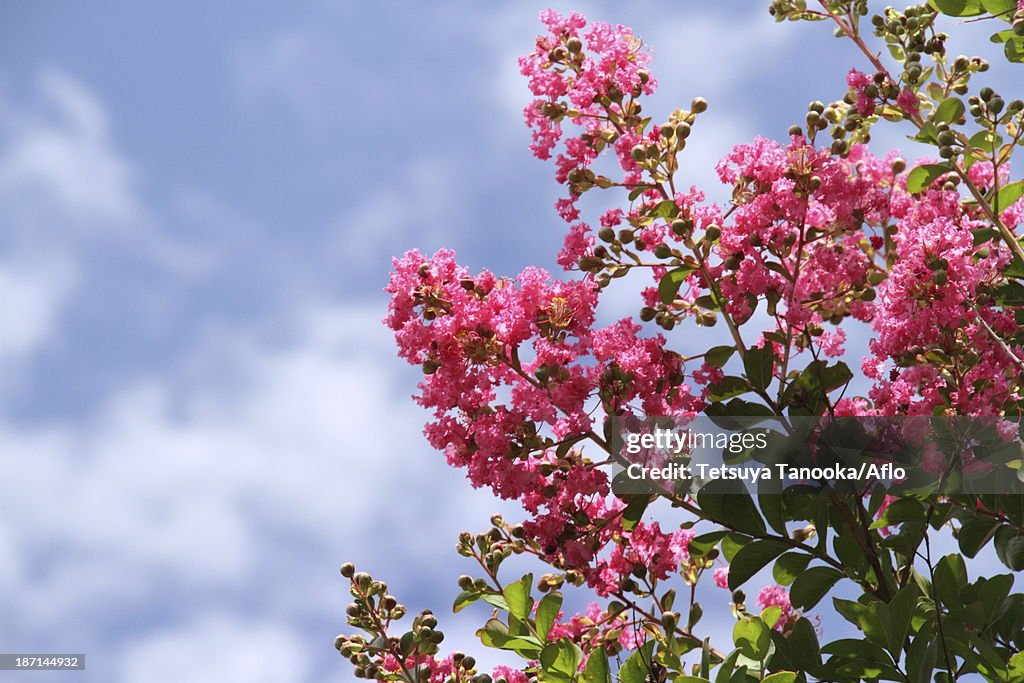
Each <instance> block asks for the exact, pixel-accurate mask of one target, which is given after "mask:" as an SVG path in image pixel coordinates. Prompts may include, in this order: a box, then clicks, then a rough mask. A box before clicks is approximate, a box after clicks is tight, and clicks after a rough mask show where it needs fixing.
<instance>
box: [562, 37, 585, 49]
mask: <svg viewBox="0 0 1024 683" xmlns="http://www.w3.org/2000/svg"><path fill="white" fill-rule="evenodd" d="M565 46H566V47H567V48H569V51H570V52H579V51H580V50H582V49H583V43H582V42H581V41H580V39H579V38H577V37H575V36H573V37H572V38H570V39H569V40H567V41H565Z"/></svg>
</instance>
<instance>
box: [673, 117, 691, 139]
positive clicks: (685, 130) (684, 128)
mask: <svg viewBox="0 0 1024 683" xmlns="http://www.w3.org/2000/svg"><path fill="white" fill-rule="evenodd" d="M676 137H678V138H680V139H681V140H685V139H686V138H688V137H690V124H688V123H686V122H685V121H683V122H682V123H677V124H676Z"/></svg>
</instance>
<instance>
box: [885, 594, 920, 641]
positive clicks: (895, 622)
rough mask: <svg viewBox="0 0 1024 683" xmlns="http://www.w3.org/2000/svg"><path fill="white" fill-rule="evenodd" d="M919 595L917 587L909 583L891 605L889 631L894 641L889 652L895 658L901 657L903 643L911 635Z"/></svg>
mask: <svg viewBox="0 0 1024 683" xmlns="http://www.w3.org/2000/svg"><path fill="white" fill-rule="evenodd" d="M918 595H919V592H918V590H917V586H916V585H915V584H913V583H908V584H907V585H906V586H904V587H903V588H901V589H900V590H899V591H898V592H897V593H896V595H894V596H893V598H892V601H891V602H890V603H889V615H890V619H891V624H892V628H891V629H890V631H889V632H890V634H891V636H892V640H890V642H889V652H891V653H892V655H893V657H899V652H900V650H901V649H902V648H903V643H904V642H906V640H907V635H908V634H909V633H910V625H911V622H912V621H913V619H914V611H915V610H916V609H917V597H918Z"/></svg>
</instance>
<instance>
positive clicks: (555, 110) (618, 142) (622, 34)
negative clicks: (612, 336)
mask: <svg viewBox="0 0 1024 683" xmlns="http://www.w3.org/2000/svg"><path fill="white" fill-rule="evenodd" d="M540 19H541V22H543V24H544V25H545V26H546V27H547V29H548V33H547V34H546V35H542V36H538V37H537V42H536V46H535V48H534V51H533V52H531V53H530V54H528V55H525V56H523V57H521V58H520V60H519V68H520V71H521V73H522V74H523V75H524V76H526V77H527V80H528V84H529V88H530V91H531V92H532V93H533V95H534V96H535V98H536V99H534V100H533V101H532V102H531V103H530V104H529V105H527V107H526V109H525V110H524V112H523V115H524V118H525V119H526V123H527V125H528V126H529V127H530V130H531V131H532V135H533V142H532V143H531V144H530V149H531V150H533V153H534V154H535V155H536V156H537V158H539V159H550V158H551V155H552V153H553V152H555V149H556V147H558V145H559V142H562V147H561V149H560V151H558V152H557V154H556V157H555V167H556V173H555V177H556V179H557V180H558V182H559V183H566V182H567V181H568V180H569V178H570V176H571V174H572V173H573V172H574V171H575V172H578V171H580V170H582V169H586V168H588V167H590V166H591V165H592V164H593V162H594V160H595V159H596V158H597V156H598V154H599V152H600V150H601V149H603V148H604V146H605V144H606V143H610V146H611V148H612V149H614V150H615V152H616V154H617V155H618V158H619V163H620V165H621V166H622V168H623V170H625V171H627V172H628V173H629V174H630V176H631V177H633V178H634V179H635V178H636V177H638V176H637V173H636V170H637V164H636V161H634V160H633V159H632V157H631V156H630V151H631V150H632V148H633V146H634V145H636V144H637V143H638V142H640V141H641V140H643V139H644V138H643V136H642V135H641V134H640V133H638V132H636V131H634V130H629V129H625V128H622V127H621V126H620V125H617V124H616V122H615V121H613V120H612V118H613V117H620V118H621V117H622V116H624V115H625V114H626V113H627V112H625V111H624V106H628V105H625V104H624V101H631V99H630V98H635V97H638V96H640V95H649V94H651V93H653V92H654V90H655V88H656V87H657V82H656V81H655V80H654V79H653V78H651V77H650V76H649V75H647V74H646V72H645V71H644V67H646V66H647V64H648V62H649V61H650V54H649V53H648V52H646V51H644V50H643V49H642V44H641V42H640V40H639V39H638V38H637V37H636V36H634V35H633V32H632V30H631V29H629V28H628V27H625V26H621V25H619V26H612V25H611V24H606V23H603V22H594V23H593V24H591V25H590V26H589V28H587V20H586V18H584V17H583V15H581V14H579V13H577V12H573V13H572V14H570V15H569V16H567V17H565V16H562V15H561V14H559V13H558V12H555V11H554V10H545V11H543V12H542V13H541V15H540ZM570 47H574V48H575V49H570ZM623 98H626V99H625V100H624V99H623ZM566 120H568V121H569V122H572V123H574V124H576V125H577V126H579V127H581V129H582V130H581V132H580V134H579V135H571V136H569V137H564V133H563V128H562V123H563V122H564V121H566ZM563 137H564V141H563ZM649 139H651V140H657V135H656V133H653V134H652V135H651V136H649ZM577 198H578V195H576V194H572V193H570V196H569V197H566V198H563V199H560V200H559V201H558V202H557V204H556V206H557V208H558V213H559V215H560V216H562V218H563V219H564V220H566V221H567V222H570V223H571V222H573V221H575V220H576V219H577V218H578V216H579V211H578V209H577V208H576V199H577ZM592 246H593V238H592V237H591V236H590V226H589V225H588V224H586V223H582V222H581V223H575V224H574V225H573V226H572V229H571V230H570V232H569V234H568V236H567V237H566V243H565V247H564V249H563V250H562V253H560V254H559V258H558V263H559V265H562V266H563V267H565V268H566V269H569V268H571V267H574V266H575V265H576V264H577V263H578V261H579V259H580V258H581V257H583V256H585V255H587V254H589V250H590V248H591V247H592Z"/></svg>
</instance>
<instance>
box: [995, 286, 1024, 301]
mask: <svg viewBox="0 0 1024 683" xmlns="http://www.w3.org/2000/svg"><path fill="white" fill-rule="evenodd" d="M992 295H993V296H994V298H995V300H996V303H997V304H999V305H1000V306H1024V286H1022V285H1021V284H1020V283H1019V282H1004V283H1003V284H1001V285H999V286H998V287H995V288H993V290H992Z"/></svg>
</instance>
